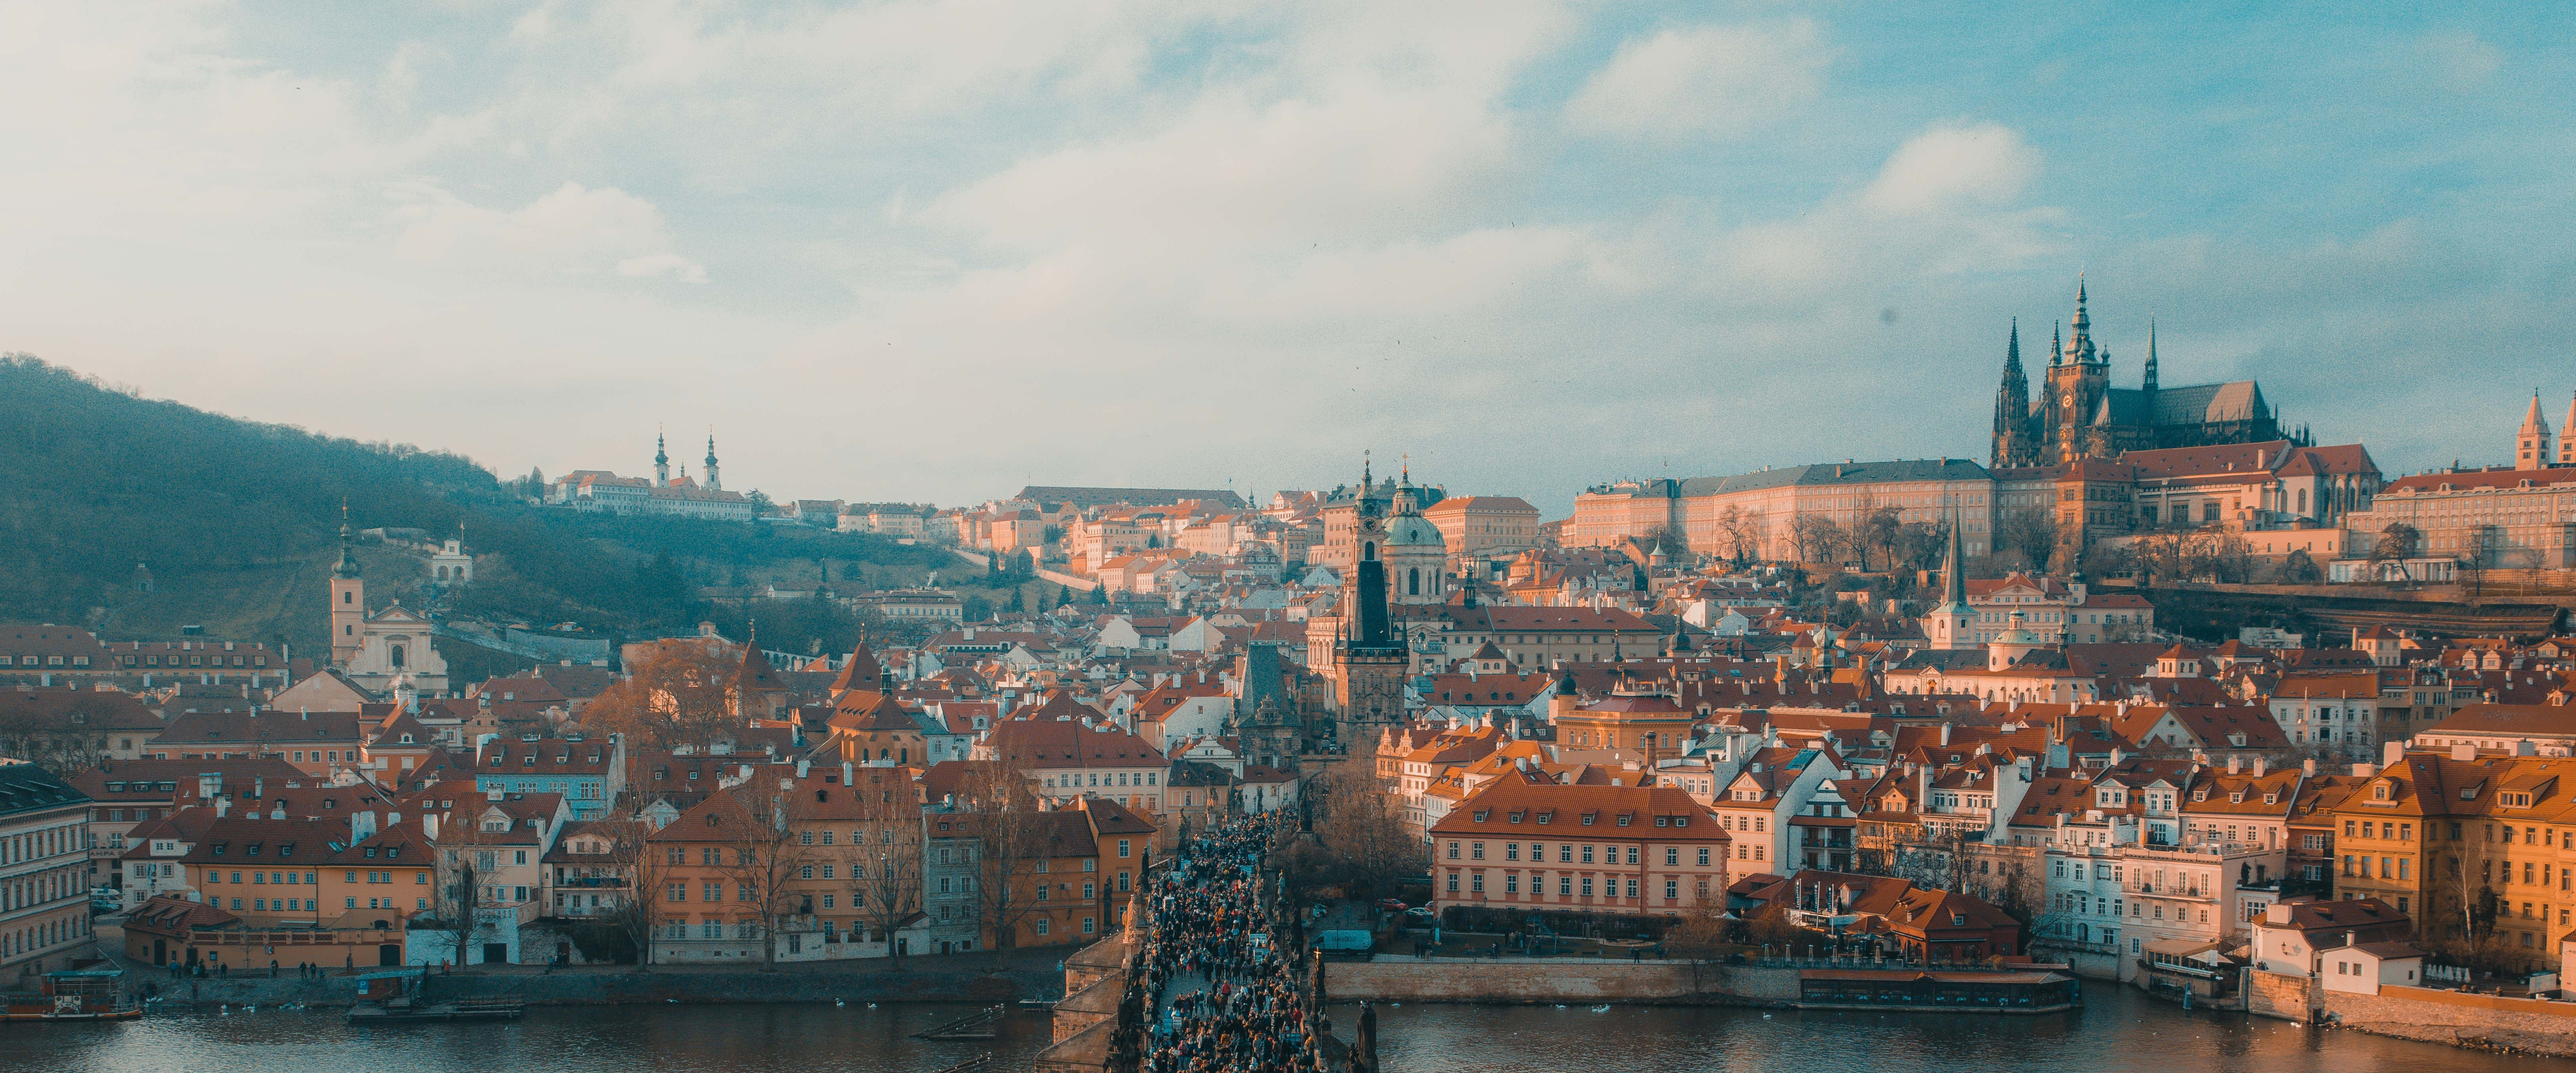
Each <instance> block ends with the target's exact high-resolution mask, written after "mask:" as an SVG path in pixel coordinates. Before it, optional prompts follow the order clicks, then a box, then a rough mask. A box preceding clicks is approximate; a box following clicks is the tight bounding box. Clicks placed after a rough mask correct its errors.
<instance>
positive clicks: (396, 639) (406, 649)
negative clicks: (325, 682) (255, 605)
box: [330, 508, 462, 696]
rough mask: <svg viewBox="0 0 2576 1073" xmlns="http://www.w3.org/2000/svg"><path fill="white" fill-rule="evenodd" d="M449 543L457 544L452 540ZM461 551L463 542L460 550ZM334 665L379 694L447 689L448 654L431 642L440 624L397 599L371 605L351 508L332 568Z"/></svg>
mask: <svg viewBox="0 0 2576 1073" xmlns="http://www.w3.org/2000/svg"><path fill="white" fill-rule="evenodd" d="M449 546H450V547H457V545H456V543H455V542H452V541H451V542H450V544H449ZM458 551H459V554H462V549H461V547H460V548H459V549H458ZM330 591H331V607H330V612H331V666H332V667H333V668H335V669H337V670H338V671H339V672H340V673H341V674H342V675H343V676H345V677H346V678H348V680H349V681H350V683H352V684H354V685H356V686H358V687H359V688H362V689H366V690H368V691H370V692H373V693H375V694H377V695H379V696H384V695H390V694H392V693H395V692H398V691H400V690H403V689H410V690H413V691H416V692H418V693H424V694H428V695H430V696H444V695H446V693H447V691H448V690H447V684H448V683H447V657H445V656H442V655H440V654H439V653H438V649H437V648H436V647H435V646H434V645H432V644H431V643H430V635H431V633H432V631H433V630H434V629H436V624H435V623H432V622H431V621H430V620H429V616H427V615H423V614H421V613H420V612H418V611H414V610H412V609H410V608H407V607H404V606H403V605H402V601H400V600H396V601H394V602H393V603H391V604H388V605H386V606H384V607H381V608H377V609H375V610H373V611H370V610H368V609H367V583H366V581H365V580H364V579H362V578H360V577H359V576H358V556H357V551H356V547H355V534H354V533H352V532H351V531H350V529H349V520H348V518H347V509H346V508H342V517H341V519H340V561H339V563H338V564H337V565H335V566H333V567H332V568H331V589H330Z"/></svg>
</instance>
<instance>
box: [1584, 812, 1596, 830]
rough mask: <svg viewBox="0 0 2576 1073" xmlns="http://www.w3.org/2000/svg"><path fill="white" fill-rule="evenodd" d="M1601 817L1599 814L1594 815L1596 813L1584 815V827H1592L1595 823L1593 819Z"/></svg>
mask: <svg viewBox="0 0 2576 1073" xmlns="http://www.w3.org/2000/svg"><path fill="white" fill-rule="evenodd" d="M1599 815H1600V814H1599V813H1594V812H1586V813H1584V814H1583V826H1585V827H1590V826H1592V821H1593V819H1594V818H1596V817H1597V816H1599Z"/></svg>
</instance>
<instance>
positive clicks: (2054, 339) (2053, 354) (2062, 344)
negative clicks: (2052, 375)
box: [2048, 320, 2066, 365]
mask: <svg viewBox="0 0 2576 1073" xmlns="http://www.w3.org/2000/svg"><path fill="white" fill-rule="evenodd" d="M2060 327H2061V326H2060V325H2059V324H2058V322H2056V321H2053V320H2052V321H2050V322H2048V363H2049V364H2050V365H2064V364H2066V336H2065V334H2064V333H2063V332H2062V331H2060V330H2059V329H2060Z"/></svg>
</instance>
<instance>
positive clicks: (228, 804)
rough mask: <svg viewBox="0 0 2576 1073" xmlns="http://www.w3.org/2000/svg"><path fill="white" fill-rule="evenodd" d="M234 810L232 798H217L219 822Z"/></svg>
mask: <svg viewBox="0 0 2576 1073" xmlns="http://www.w3.org/2000/svg"><path fill="white" fill-rule="evenodd" d="M232 810H233V799H232V798H230V797H218V798H216V799H215V818H216V819H218V820H220V819H223V818H224V817H225V816H226V815H228V814H230V813H231V812H232Z"/></svg>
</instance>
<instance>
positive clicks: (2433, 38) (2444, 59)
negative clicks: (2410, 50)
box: [2415, 30, 2504, 92]
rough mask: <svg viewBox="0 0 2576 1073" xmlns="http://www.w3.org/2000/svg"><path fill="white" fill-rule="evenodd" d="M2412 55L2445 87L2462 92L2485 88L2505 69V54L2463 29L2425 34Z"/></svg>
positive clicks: (2416, 44)
mask: <svg viewBox="0 0 2576 1073" xmlns="http://www.w3.org/2000/svg"><path fill="white" fill-rule="evenodd" d="M2415 53H2416V55H2417V56H2418V57H2420V58H2421V59H2422V60H2423V62H2425V63H2426V64H2428V65H2429V66H2430V70H2431V72H2432V73H2433V74H2434V75H2436V76H2437V77H2439V78H2440V79H2441V80H2442V82H2443V83H2444V84H2445V85H2447V86H2448V87H2449V88H2451V89H2453V90H2457V91H2462V92H2465V91H2468V90H2474V89H2480V88H2483V87H2485V86H2486V85H2487V84H2488V83H2489V82H2491V81H2494V79H2495V75H2496V72H2497V71H2499V70H2502V69H2503V68H2504V51H2503V50H2502V49H2499V48H2497V47H2495V46H2494V45H2490V44H2488V43H2486V42H2484V41H2481V40H2479V39H2478V35H2476V34H2473V33H2470V32H2468V31H2466V30H2452V31H2446V32H2442V33H2431V34H2426V35H2424V37H2423V38H2422V39H2421V40H2418V41H2417V42H2416V43H2415Z"/></svg>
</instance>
